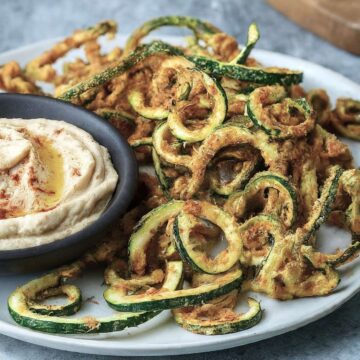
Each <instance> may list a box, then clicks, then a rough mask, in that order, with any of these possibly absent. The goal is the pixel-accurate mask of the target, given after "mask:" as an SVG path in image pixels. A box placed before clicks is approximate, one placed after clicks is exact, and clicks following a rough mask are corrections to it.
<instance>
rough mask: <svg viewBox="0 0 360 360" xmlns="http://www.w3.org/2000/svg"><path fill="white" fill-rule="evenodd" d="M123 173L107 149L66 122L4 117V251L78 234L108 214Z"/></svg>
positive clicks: (0, 188) (0, 207) (0, 198)
mask: <svg viewBox="0 0 360 360" xmlns="http://www.w3.org/2000/svg"><path fill="white" fill-rule="evenodd" d="M117 181H118V175H117V173H116V171H115V169H114V167H113V165H112V163H111V160H110V155H109V153H108V151H107V149H106V148H104V147H103V146H101V145H100V144H98V143H97V142H96V141H95V140H94V139H93V138H92V136H91V135H90V134H88V133H87V132H86V131H84V130H81V129H79V128H77V127H76V126H74V125H71V124H68V123H66V122H63V121H56V120H46V119H32V120H23V119H0V250H13V249H20V248H28V247H33V246H38V245H42V244H46V243H50V242H53V241H56V240H59V239H62V238H64V237H66V236H68V235H70V234H73V233H75V232H77V231H79V230H81V229H82V228H84V227H86V226H87V225H89V224H91V223H92V222H94V221H95V220H96V219H97V218H98V217H99V216H100V215H101V213H102V212H103V211H104V210H105V208H106V206H107V204H108V202H109V200H110V199H111V196H112V194H113V192H114V190H115V187H116V184H117Z"/></svg>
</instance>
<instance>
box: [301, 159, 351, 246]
mask: <svg viewBox="0 0 360 360" xmlns="http://www.w3.org/2000/svg"><path fill="white" fill-rule="evenodd" d="M343 171H344V170H343V169H342V168H341V167H340V166H337V165H336V166H333V167H332V168H330V170H329V175H328V177H327V179H326V181H325V183H324V185H323V188H322V191H321V196H320V198H319V199H318V200H317V201H316V202H315V204H314V206H313V208H312V210H311V213H310V215H309V218H308V221H307V222H306V224H305V225H304V226H303V227H301V228H298V229H297V231H296V233H297V235H298V239H299V242H300V243H303V244H305V245H308V244H309V243H311V241H312V237H313V235H314V234H315V233H316V231H317V230H318V229H319V228H320V226H321V224H323V223H324V222H325V221H326V220H327V218H328V216H329V214H330V212H331V208H332V205H333V203H334V201H335V197H336V193H337V191H338V187H339V182H340V177H341V175H342V174H343Z"/></svg>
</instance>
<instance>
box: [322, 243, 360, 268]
mask: <svg viewBox="0 0 360 360" xmlns="http://www.w3.org/2000/svg"><path fill="white" fill-rule="evenodd" d="M359 253H360V241H356V242H355V243H353V244H351V245H350V246H349V247H348V248H347V249H346V250H345V251H343V253H342V254H341V255H340V256H338V257H335V258H334V259H331V260H328V261H327V263H328V265H330V266H332V267H335V268H336V267H339V266H341V265H343V264H345V263H346V262H347V261H348V260H350V259H352V258H355V257H356V256H358V254H359Z"/></svg>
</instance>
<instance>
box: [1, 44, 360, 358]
mask: <svg viewBox="0 0 360 360" xmlns="http://www.w3.org/2000/svg"><path fill="white" fill-rule="evenodd" d="M164 39H165V40H168V41H170V42H177V43H178V42H179V39H176V38H164ZM118 40H119V41H120V42H121V43H123V40H124V38H123V37H120V38H118ZM53 43H54V40H53V41H45V42H41V43H37V44H34V45H30V46H27V47H24V48H21V49H17V50H13V51H10V52H7V53H3V54H1V55H0V64H1V63H5V62H7V61H10V60H13V59H14V60H17V61H19V62H20V63H21V64H24V63H26V62H27V61H29V60H30V59H32V58H34V56H36V55H38V54H40V53H41V52H42V51H44V50H45V49H48V48H49V47H50V46H51V45H52V44H53ZM107 45H108V46H109V44H107ZM299 46H301V44H299ZM253 55H254V56H255V57H256V58H257V59H258V60H260V61H261V62H262V63H263V64H266V65H277V66H284V67H289V68H293V69H300V70H303V71H304V73H305V78H304V85H305V87H306V88H307V89H309V88H315V87H322V88H326V89H327V90H328V92H329V95H330V97H331V99H332V101H333V102H334V100H335V99H336V98H337V97H339V96H349V97H354V98H358V97H359V94H360V86H359V85H357V84H355V83H354V82H352V81H350V80H348V79H346V78H344V77H343V76H342V75H339V74H337V73H335V72H333V71H331V70H328V69H326V68H324V67H321V66H319V65H316V64H312V63H310V62H307V61H304V60H300V59H296V58H293V57H290V56H286V55H281V54H277V53H273V52H269V51H263V50H256V51H254V52H253ZM73 56H74V55H73ZM347 143H348V144H349V145H350V147H351V149H352V151H353V153H354V155H355V158H356V163H357V165H359V164H360V144H359V143H354V142H351V141H347ZM320 237H321V238H322V239H326V240H327V241H326V244H324V245H323V246H324V247H323V249H324V250H334V249H336V248H337V247H338V246H344V244H345V243H346V242H347V241H349V240H348V238H349V236H348V235H347V234H345V233H344V232H343V231H341V230H338V229H333V228H329V227H324V229H322V230H321V232H320ZM341 275H342V281H341V284H340V286H339V288H338V289H337V290H336V291H335V292H334V293H333V294H332V295H330V296H325V297H320V298H309V299H297V300H292V301H286V302H281V301H276V300H272V299H269V298H267V297H266V296H263V295H260V294H253V296H254V297H255V298H257V299H259V300H261V304H262V307H263V308H264V309H265V313H264V317H263V319H262V321H261V322H260V324H258V325H257V326H255V327H253V328H251V329H249V330H246V331H243V332H239V333H235V334H230V335H223V336H214V337H207V336H201V335H194V334H192V333H190V332H187V331H185V330H182V329H181V328H180V327H178V326H177V325H176V324H175V323H174V322H173V321H172V319H171V316H170V314H169V312H163V313H162V314H160V315H159V316H158V317H156V318H154V319H152V320H150V321H149V322H148V323H146V324H143V325H141V326H139V327H138V328H131V329H128V330H125V331H123V332H119V333H112V334H100V335H96V334H95V335H87V336H58V335H49V334H43V333H40V332H36V331H32V330H28V329H25V328H22V327H19V326H17V325H16V324H15V323H14V321H12V319H11V318H10V316H9V314H8V312H7V308H6V299H7V296H8V295H9V294H10V292H11V291H13V290H14V289H15V288H16V287H17V286H19V285H21V284H23V283H25V282H26V281H28V280H29V279H32V278H34V277H35V276H36V274H31V275H26V276H24V275H22V276H13V277H0V284H1V292H0V304H1V306H0V333H3V334H5V335H7V336H11V337H14V338H16V339H20V340H23V341H27V342H30V343H33V344H38V345H43V346H48V347H52V348H56V349H62V350H69V351H76V352H83V353H92V354H104V355H170V354H186V353H195V352H204V351H212V350H219V349H225V348H230V347H234V346H240V345H244V344H248V343H251V342H255V341H259V340H262V339H265V338H269V337H272V336H276V335H279V334H282V333H285V332H287V331H291V330H294V329H296V328H299V327H300V326H304V325H306V324H308V323H310V322H312V321H315V320H317V319H319V318H321V317H323V316H325V315H327V314H329V313H330V312H332V311H334V310H335V309H336V308H338V307H339V306H340V305H342V304H343V303H344V302H345V301H347V300H348V299H350V298H351V297H352V296H353V295H354V294H355V293H356V292H357V291H359V289H360V260H358V261H355V262H353V263H352V264H350V265H348V266H347V267H345V268H343V269H342V270H341ZM78 283H79V285H80V288H81V289H82V291H83V297H84V299H86V298H88V297H92V296H94V297H95V298H94V299H95V300H96V301H98V302H99V304H93V303H91V302H85V303H84V306H83V309H82V310H81V311H80V313H79V314H78V316H84V315H85V314H90V313H92V314H94V315H98V314H99V315H100V314H106V313H107V314H109V313H111V310H110V309H109V308H108V307H107V306H106V305H105V303H104V302H103V300H102V292H103V290H104V287H102V286H101V283H102V278H101V274H100V273H90V274H89V273H86V274H85V275H84V278H82V279H80V280H79V281H78Z"/></svg>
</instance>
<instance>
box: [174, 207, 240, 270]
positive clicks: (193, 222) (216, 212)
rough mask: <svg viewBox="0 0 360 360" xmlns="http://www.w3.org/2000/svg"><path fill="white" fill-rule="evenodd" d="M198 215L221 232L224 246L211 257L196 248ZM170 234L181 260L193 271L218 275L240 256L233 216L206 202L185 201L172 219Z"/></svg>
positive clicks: (237, 233)
mask: <svg viewBox="0 0 360 360" xmlns="http://www.w3.org/2000/svg"><path fill="white" fill-rule="evenodd" d="M198 218H202V219H204V220H206V221H209V222H211V223H212V224H215V225H217V226H218V227H219V228H220V229H221V230H222V231H223V233H224V237H225V239H226V242H227V247H226V248H225V249H224V250H222V251H221V252H220V253H218V254H217V255H216V256H215V257H212V256H211V255H209V254H207V252H206V249H205V250H204V249H199V243H198V241H197V237H198V236H199V235H200V236H201V233H200V234H197V231H199V230H197V229H199V224H198V220H197V219H198ZM173 233H174V238H175V243H176V247H177V249H178V251H179V254H180V256H181V257H182V259H183V260H184V261H185V262H187V263H188V264H190V266H191V267H192V268H193V269H194V270H195V271H200V272H204V273H207V274H219V273H223V272H225V271H228V270H229V269H230V268H232V267H233V266H234V265H235V264H236V263H237V262H238V261H239V259H240V257H241V252H242V239H241V229H240V227H239V225H238V224H237V223H236V220H235V218H234V217H232V216H231V215H230V214H228V213H227V212H225V211H224V210H222V209H221V208H219V207H218V206H216V205H212V204H211V203H208V202H206V201H187V202H186V203H185V206H184V208H183V209H182V211H181V212H180V213H179V215H177V217H176V218H175V221H174V226H173Z"/></svg>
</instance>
